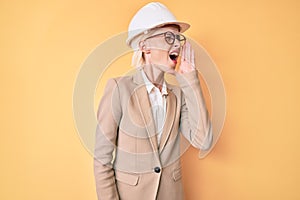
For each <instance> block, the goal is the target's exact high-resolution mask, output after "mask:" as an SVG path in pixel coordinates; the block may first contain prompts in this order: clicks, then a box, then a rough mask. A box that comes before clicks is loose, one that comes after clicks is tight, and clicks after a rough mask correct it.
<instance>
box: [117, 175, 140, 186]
mask: <svg viewBox="0 0 300 200" xmlns="http://www.w3.org/2000/svg"><path fill="white" fill-rule="evenodd" d="M115 177H116V180H117V181H120V182H122V183H126V184H128V185H132V186H135V185H137V184H138V181H139V175H137V174H129V173H126V172H121V171H115Z"/></svg>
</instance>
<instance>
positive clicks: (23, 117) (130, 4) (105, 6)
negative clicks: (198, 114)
mask: <svg viewBox="0 0 300 200" xmlns="http://www.w3.org/2000/svg"><path fill="white" fill-rule="evenodd" d="M147 2H148V1H140V0H135V1H132V0H131V1H129V0H128V1H124V0H122V1H70V0H60V1H58V0H55V1H32V0H31V1H29V0H28V1H8V0H6V1H1V2H0V25H1V32H0V36H1V38H0V45H1V46H0V47H1V48H0V55H1V59H0V65H1V68H0V69H1V73H0V74H1V78H0V87H1V100H0V101H1V104H0V106H1V126H0V133H1V140H0V149H1V164H0V191H1V192H0V199H3V200H6V199H11V200H16V199H20V200H21V199H22V200H41V199H42V200H53V199H57V200H58V199H61V200H82V199H88V200H93V199H94V200H96V193H95V186H94V177H93V167H92V163H93V162H92V161H93V160H92V157H91V155H90V154H89V153H88V152H87V151H86V149H85V148H84V147H83V145H82V143H81V141H80V138H79V137H78V133H77V132H76V128H75V124H74V121H73V113H72V112H73V111H72V95H73V87H74V83H75V81H76V76H77V74H78V72H79V70H80V65H81V64H82V62H83V61H84V60H85V58H86V57H87V56H88V55H89V53H90V52H91V51H92V50H93V49H94V48H95V47H96V46H97V45H99V44H100V43H101V42H103V41H105V40H107V39H108V38H109V37H111V36H112V35H115V34H118V33H120V32H123V31H126V29H127V25H128V23H129V20H130V19H131V17H132V16H133V14H134V12H135V11H137V9H138V8H140V7H141V6H142V5H144V4H145V3H147ZM161 2H162V3H164V4H166V5H167V6H168V7H169V8H170V10H171V11H172V12H173V13H174V14H175V15H176V16H177V18H178V19H180V20H183V21H188V22H190V23H191V24H192V27H191V29H190V30H189V31H188V32H187V33H186V35H188V36H190V37H192V38H193V39H195V40H196V41H197V42H199V43H200V44H202V45H203V46H204V47H205V49H206V50H207V51H208V52H209V54H210V55H211V56H212V58H213V59H214V61H215V62H216V64H217V66H218V67H219V70H220V73H221V75H222V78H223V80H224V84H225V88H226V94H227V117H226V121H225V126H224V129H223V132H222V135H221V137H220V139H219V141H218V143H217V145H216V147H215V149H214V150H213V151H212V152H211V153H210V154H209V155H208V156H207V157H206V158H205V159H203V160H199V159H198V158H197V155H198V152H197V151H196V150H195V149H189V151H187V152H186V153H185V154H184V156H183V161H184V164H183V170H184V171H183V175H184V177H183V180H184V188H185V193H186V199H187V200H198V199H202V200H241V199H242V200H250V199H251V200H253V199H261V200H265V199H272V200H275V199H278V200H282V199H289V200H296V199H300V192H299V185H300V171H299V169H300V150H299V140H300V136H299V134H300V126H299V124H300V123H299V115H300V106H299V102H300V98H299V97H300V95H299V87H298V86H299V85H300V78H299V76H300V73H299V72H300V69H299V67H300V61H299V52H300V38H299V37H300V28H299V24H300V20H299V19H300V14H299V10H300V3H299V1H297V0H252V1H250V0H249V1H237V0H227V1H221V0H209V1H203V0H185V1H175V0H172V1H170V0H165V1H161ZM128 61H129V60H128ZM120 67H123V66H120ZM124 67H128V66H127V65H125V64H124ZM122 70H125V71H126V69H124V68H122ZM118 73H119V71H118V70H116V71H114V72H112V75H117V74H118ZM100 87H103V85H101V86H100ZM97 98H98V99H99V96H97Z"/></svg>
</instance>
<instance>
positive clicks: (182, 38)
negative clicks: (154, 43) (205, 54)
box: [143, 31, 186, 47]
mask: <svg viewBox="0 0 300 200" xmlns="http://www.w3.org/2000/svg"><path fill="white" fill-rule="evenodd" d="M161 35H163V36H164V37H165V41H166V42H167V43H168V44H170V45H173V44H174V42H175V39H177V40H178V41H179V43H180V46H181V47H182V46H183V45H184V44H185V42H186V37H185V36H184V35H182V34H175V33H173V32H171V31H167V32H164V33H159V34H156V35H151V36H149V37H147V38H145V39H144V40H143V41H146V40H148V39H150V38H154V37H157V36H161ZM170 36H171V37H170ZM167 38H169V39H172V41H169V40H168V39H167Z"/></svg>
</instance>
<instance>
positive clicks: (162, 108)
mask: <svg viewBox="0 0 300 200" xmlns="http://www.w3.org/2000/svg"><path fill="white" fill-rule="evenodd" d="M141 71H142V76H143V79H144V82H145V85H146V89H147V92H148V96H149V99H150V103H151V109H152V116H153V119H154V122H155V126H156V134H157V142H158V144H159V143H160V140H161V135H162V130H163V127H164V123H165V118H166V108H167V95H168V92H167V86H166V82H165V81H164V82H163V85H162V89H161V92H160V91H159V89H158V88H157V87H155V86H154V85H153V83H151V82H150V81H149V79H148V78H147V75H146V74H145V72H144V71H143V70H141Z"/></svg>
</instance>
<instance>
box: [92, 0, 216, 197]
mask: <svg viewBox="0 0 300 200" xmlns="http://www.w3.org/2000/svg"><path fill="white" fill-rule="evenodd" d="M188 28H189V25H188V24H186V23H182V22H178V21H177V20H176V19H175V17H174V16H173V15H172V13H171V12H170V11H169V10H168V9H167V8H166V7H165V6H164V5H162V4H160V3H149V4H147V5H146V6H144V7H143V8H141V9H140V10H139V11H138V12H137V13H136V15H135V16H134V17H133V19H132V20H131V23H130V25H129V32H128V39H127V44H128V45H129V46H131V47H132V48H133V49H134V50H135V52H134V55H133V65H134V66H135V67H137V68H138V70H137V72H136V74H134V75H132V76H125V77H118V78H113V79H110V80H109V81H108V83H107V85H106V88H105V92H104V95H103V97H102V99H101V102H100V104H99V109H98V113H97V117H98V126H97V132H96V145H95V162H94V169H95V179H96V188H97V194H98V199H103V200H111V199H121V200H127V199H128V200H141V199H143V200H155V199H158V200H168V199H170V200H182V199H183V190H182V182H181V168H180V155H181V151H182V149H181V148H182V145H181V144H182V143H183V142H184V141H188V142H189V143H190V144H192V145H193V146H194V147H196V148H198V149H200V150H203V149H204V150H207V149H209V148H210V146H211V142H212V133H211V123H210V120H209V116H208V112H207V109H206V106H205V102H204V99H203V96H202V92H201V89H200V82H199V79H198V76H197V71H196V70H195V63H194V52H193V50H192V48H191V45H190V44H189V43H188V42H186V38H185V37H184V36H183V35H182V34H181V33H182V32H184V31H185V30H186V29H188ZM180 52H181V62H180V66H179V69H178V70H177V71H176V70H175V67H176V65H177V62H178V58H179V54H180ZM165 73H169V74H173V75H175V76H176V79H177V80H178V83H179V87H178V86H174V85H170V84H168V83H167V82H166V81H165V79H164V74H165ZM182 136H183V137H182ZM113 155H114V156H113Z"/></svg>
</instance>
